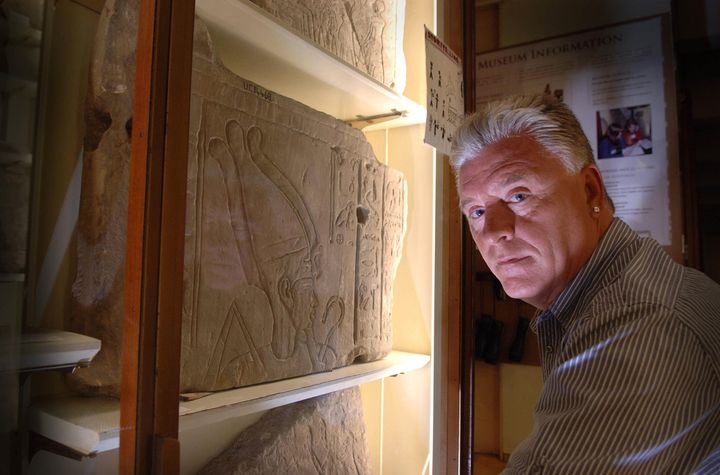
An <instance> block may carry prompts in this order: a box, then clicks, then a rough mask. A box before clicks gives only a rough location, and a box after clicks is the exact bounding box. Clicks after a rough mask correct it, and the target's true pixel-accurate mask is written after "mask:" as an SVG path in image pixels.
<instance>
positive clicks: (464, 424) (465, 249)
mask: <svg viewBox="0 0 720 475" xmlns="http://www.w3.org/2000/svg"><path fill="white" fill-rule="evenodd" d="M462 24H463V30H462V31H463V54H462V57H463V84H464V87H465V89H464V93H465V114H471V113H473V112H475V46H476V45H475V36H476V32H475V1H474V0H465V1H464V2H463V22H462ZM461 249H462V261H461V269H462V271H461V275H462V279H463V282H462V286H461V287H462V295H461V297H460V302H461V312H462V313H461V317H460V322H461V323H460V338H461V341H460V348H461V350H460V357H461V362H460V368H461V376H460V378H461V379H460V460H459V465H460V473H461V474H466V475H472V471H473V464H472V457H473V422H474V411H473V409H474V408H473V402H474V400H475V397H474V396H475V393H474V386H475V383H474V377H475V358H474V354H475V348H474V346H475V338H474V334H475V332H474V325H473V321H474V319H473V315H472V298H471V290H472V283H473V278H472V277H473V276H472V273H473V272H472V271H473V266H472V253H473V251H474V244H473V241H472V238H470V232H469V230H468V229H467V224H466V223H465V221H463V224H462V233H461Z"/></svg>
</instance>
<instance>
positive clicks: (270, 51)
mask: <svg viewBox="0 0 720 475" xmlns="http://www.w3.org/2000/svg"><path fill="white" fill-rule="evenodd" d="M196 13H197V15H198V16H200V18H202V19H203V20H204V21H205V23H206V24H207V25H208V28H209V29H210V31H211V36H212V38H213V42H214V44H215V46H216V49H217V51H218V52H219V54H220V57H221V59H222V60H223V63H224V64H225V66H226V67H227V68H228V69H230V70H232V71H233V72H235V73H236V74H238V75H239V76H242V77H243V78H245V79H248V80H250V81H254V82H257V83H259V84H261V85H262V86H263V87H265V88H267V89H270V90H272V91H275V92H277V93H278V94H282V95H284V96H287V97H290V98H292V99H295V100H297V101H299V102H302V103H303V104H305V105H308V106H310V107H312V108H313V109H316V110H319V111H322V112H325V113H326V114H329V115H331V116H333V117H335V118H337V119H340V120H344V121H348V122H350V121H356V120H357V119H358V117H372V116H383V115H385V114H388V113H391V112H393V111H398V112H402V113H403V116H402V117H401V118H398V119H393V120H390V121H387V122H382V123H375V124H373V125H369V126H368V127H361V128H364V130H373V129H378V128H390V127H399V126H404V125H412V124H420V123H423V122H425V117H426V110H425V108H424V107H422V106H421V105H419V104H417V103H415V102H413V101H411V100H410V99H408V98H406V97H403V96H402V95H400V94H398V93H397V92H395V91H394V90H392V89H390V88H389V87H387V86H385V85H384V84H381V83H380V82H378V81H377V80H375V79H374V78H372V77H370V76H368V75H367V74H365V73H363V72H361V71H359V70H357V69H356V68H354V67H352V66H350V65H349V64H347V63H345V62H344V61H342V60H341V59H339V58H338V57H336V56H334V55H332V54H331V53H329V52H327V51H325V50H323V49H321V48H319V47H317V46H316V45H314V44H313V43H310V42H308V41H307V40H306V39H305V38H303V37H301V36H300V35H299V34H297V33H295V32H294V31H291V30H289V29H288V28H286V27H285V26H283V25H281V24H279V23H277V22H276V20H275V19H274V18H273V17H272V16H271V15H270V14H268V13H267V12H266V11H264V10H262V9H261V8H259V7H258V6H256V5H254V4H253V3H250V2H249V1H247V0H197V3H196Z"/></svg>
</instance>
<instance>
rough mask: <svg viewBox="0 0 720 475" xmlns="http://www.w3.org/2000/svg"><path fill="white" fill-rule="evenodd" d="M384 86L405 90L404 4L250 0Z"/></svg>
mask: <svg viewBox="0 0 720 475" xmlns="http://www.w3.org/2000/svg"><path fill="white" fill-rule="evenodd" d="M251 1H252V2H253V3H255V4H256V5H258V6H259V7H261V8H263V9H264V10H266V11H267V12H269V13H270V14H272V15H273V16H275V17H276V18H278V19H279V20H280V22H282V23H284V24H285V25H287V26H289V27H291V28H293V29H294V30H296V31H298V32H299V33H301V34H302V35H303V36H305V37H307V38H309V39H311V40H312V41H314V42H315V43H316V44H317V45H319V46H321V47H322V48H324V49H325V50H327V51H330V52H331V53H333V54H334V55H335V56H337V57H339V58H340V59H342V60H344V61H346V62H347V63H349V64H350V65H352V66H354V67H356V68H357V69H359V70H361V71H363V72H365V73H367V74H368V75H370V76H372V77H373V78H375V79H377V80H378V81H380V82H381V83H383V84H385V85H386V86H389V87H392V88H393V89H395V90H396V91H398V92H400V93H402V91H403V89H404V88H405V58H404V55H403V48H402V42H403V30H404V27H405V26H404V24H405V21H404V17H405V0H300V1H296V0H251Z"/></svg>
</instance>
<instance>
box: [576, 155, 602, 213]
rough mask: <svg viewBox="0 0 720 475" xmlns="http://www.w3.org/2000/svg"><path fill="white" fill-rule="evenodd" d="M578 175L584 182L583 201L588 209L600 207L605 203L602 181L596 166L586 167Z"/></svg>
mask: <svg viewBox="0 0 720 475" xmlns="http://www.w3.org/2000/svg"><path fill="white" fill-rule="evenodd" d="M580 175H581V176H582V177H583V180H584V182H585V200H586V202H587V205H588V209H592V208H593V207H595V206H602V205H603V203H605V193H604V187H603V179H602V174H601V173H600V170H599V169H598V167H597V165H588V166H586V167H585V168H583V169H582V171H581V172H580Z"/></svg>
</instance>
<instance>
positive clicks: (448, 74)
mask: <svg viewBox="0 0 720 475" xmlns="http://www.w3.org/2000/svg"><path fill="white" fill-rule="evenodd" d="M425 69H426V70H425V78H426V80H427V122H426V123H425V139H424V142H425V143H426V144H428V145H432V146H433V147H435V148H436V149H437V150H438V151H439V152H442V153H444V154H446V155H449V154H450V147H451V145H452V141H453V138H454V137H455V130H457V128H458V127H459V126H460V123H461V122H462V119H463V115H464V113H465V112H464V111H465V105H464V102H463V83H462V77H463V74H462V61H461V60H460V58H459V57H458V55H456V54H455V53H454V52H453V50H451V49H450V48H449V47H448V46H447V45H446V44H445V43H443V42H442V41H440V38H438V37H437V36H435V35H433V34H432V32H431V31H430V30H428V29H427V27H426V28H425Z"/></svg>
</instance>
